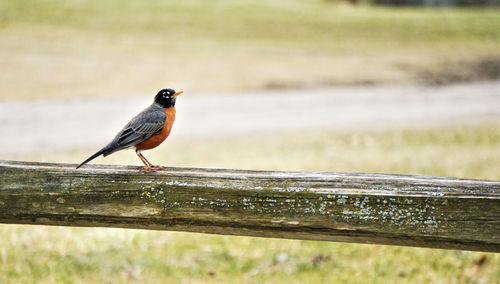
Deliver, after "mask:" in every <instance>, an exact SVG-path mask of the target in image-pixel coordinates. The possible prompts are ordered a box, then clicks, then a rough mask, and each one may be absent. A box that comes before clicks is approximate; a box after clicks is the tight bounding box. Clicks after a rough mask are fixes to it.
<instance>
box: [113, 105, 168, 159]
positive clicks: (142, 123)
mask: <svg viewBox="0 0 500 284" xmlns="http://www.w3.org/2000/svg"><path fill="white" fill-rule="evenodd" d="M166 119H167V115H166V114H165V112H164V111H163V108H161V107H156V106H154V105H153V106H151V107H149V108H147V109H145V110H144V111H142V112H141V113H139V114H138V115H137V116H136V117H134V118H133V119H132V120H131V121H130V122H129V123H128V124H127V125H125V127H124V128H123V129H122V130H121V131H120V133H118V135H116V137H115V138H114V139H113V141H111V143H109V144H108V145H107V146H106V148H108V149H109V150H108V151H106V153H105V154H104V156H107V155H109V154H111V153H114V152H116V151H119V150H122V149H126V148H129V147H132V146H135V145H137V144H139V143H141V142H142V141H144V140H146V139H148V138H150V137H151V136H153V135H155V134H156V133H158V132H160V131H161V130H162V129H163V126H164V125H165V120H166Z"/></svg>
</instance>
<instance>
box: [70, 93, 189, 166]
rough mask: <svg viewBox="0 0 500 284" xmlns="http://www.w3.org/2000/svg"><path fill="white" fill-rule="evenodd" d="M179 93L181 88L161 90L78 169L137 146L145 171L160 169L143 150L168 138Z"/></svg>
mask: <svg viewBox="0 0 500 284" xmlns="http://www.w3.org/2000/svg"><path fill="white" fill-rule="evenodd" d="M180 94H182V91H179V92H176V91H174V90H172V89H163V90H160V91H159V92H158V94H157V95H156V96H155V100H154V102H153V104H152V105H150V106H149V107H148V108H146V109H145V110H143V111H142V112H140V113H139V114H138V115H136V116H135V117H134V118H133V119H132V120H131V121H130V122H129V123H127V125H125V127H123V129H122V130H120V132H119V133H118V134H117V135H116V137H115V138H114V139H113V140H112V141H111V142H109V144H108V145H106V146H104V148H102V149H101V150H99V151H98V152H97V153H95V154H94V155H92V156H90V157H89V158H88V159H87V160H85V161H83V163H81V164H80V165H78V166H77V167H76V168H77V169H78V168H80V167H81V166H83V165H85V164H86V163H88V162H90V161H91V160H93V159H95V158H97V157H99V156H100V155H103V156H104V157H106V156H108V155H110V154H113V153H114V152H116V151H120V150H123V149H128V148H132V147H135V153H136V154H137V156H139V158H140V159H141V161H142V162H143V163H144V166H145V169H144V170H143V171H157V170H160V169H161V167H160V166H155V165H153V164H151V163H150V162H149V161H148V160H147V159H146V158H145V157H144V155H142V153H141V151H143V150H150V149H153V148H155V147H157V146H158V145H160V144H161V143H162V142H163V141H165V139H167V137H168V135H169V134H170V131H171V130H172V125H173V124H174V120H175V100H176V97H177V96H178V95H180Z"/></svg>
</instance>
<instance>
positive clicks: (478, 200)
mask: <svg viewBox="0 0 500 284" xmlns="http://www.w3.org/2000/svg"><path fill="white" fill-rule="evenodd" d="M139 169H140V168H139V167H117V166H96V165H91V166H86V167H84V168H81V169H79V170H76V169H75V165H68V164H45V163H28V162H13V161H0V176H1V180H0V223H11V224H39V225H59V226H92V227H121V228H140V229H153V230H174V231H188V232H202V233H214V234H229V235H246V236H258V237H273V238H292V239H303V240H323V241H340V242H357V243H369V244H387V245H403V246H418V247H431V248H446V249H462V250H478V251H490V252H500V182H499V181H483V180H465V179H457V178H445V177H430V176H410V175H383V174H353V173H302V172H268V171H243V170H222V169H189V168H167V169H166V170H164V171H159V172H156V173H147V174H143V173H140V172H139Z"/></svg>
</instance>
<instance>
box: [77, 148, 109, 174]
mask: <svg viewBox="0 0 500 284" xmlns="http://www.w3.org/2000/svg"><path fill="white" fill-rule="evenodd" d="M108 152H109V148H108V147H104V148H102V149H101V150H100V151H99V152H97V153H95V154H94V155H92V156H90V157H89V158H88V159H87V160H85V161H83V163H81V164H79V165H78V167H76V168H77V169H78V168H79V167H81V166H83V165H85V164H86V163H88V162H90V161H92V160H93V159H95V158H97V157H99V156H100V155H102V154H104V155H106V154H108Z"/></svg>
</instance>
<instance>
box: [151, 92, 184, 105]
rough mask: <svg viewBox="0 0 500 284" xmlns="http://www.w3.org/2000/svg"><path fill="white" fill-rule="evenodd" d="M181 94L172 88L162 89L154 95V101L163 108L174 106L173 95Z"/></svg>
mask: <svg viewBox="0 0 500 284" xmlns="http://www.w3.org/2000/svg"><path fill="white" fill-rule="evenodd" d="M180 94H182V91H179V92H176V91H174V90H172V89H163V90H160V91H159V92H158V94H157V95H156V97H155V103H157V104H159V105H161V106H162V107H164V108H169V107H173V106H175V97H177V96H178V95H180Z"/></svg>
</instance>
